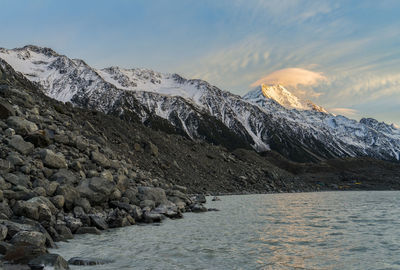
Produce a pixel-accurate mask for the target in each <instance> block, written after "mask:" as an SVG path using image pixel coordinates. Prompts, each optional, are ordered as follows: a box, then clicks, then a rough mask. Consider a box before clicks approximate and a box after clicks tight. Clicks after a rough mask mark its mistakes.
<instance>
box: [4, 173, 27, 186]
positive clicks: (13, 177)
mask: <svg viewBox="0 0 400 270" xmlns="http://www.w3.org/2000/svg"><path fill="white" fill-rule="evenodd" d="M4 179H5V180H6V181H7V182H8V183H11V184H13V185H14V186H21V187H24V188H27V187H29V186H30V185H31V181H29V177H28V176H27V175H25V174H21V173H16V174H13V173H7V174H6V175H4Z"/></svg>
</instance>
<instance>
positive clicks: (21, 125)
mask: <svg viewBox="0 0 400 270" xmlns="http://www.w3.org/2000/svg"><path fill="white" fill-rule="evenodd" d="M7 124H8V126H9V127H11V128H13V129H14V130H15V131H16V132H17V133H18V134H21V135H26V134H29V133H32V132H35V131H37V130H38V127H37V125H36V124H35V123H32V122H30V121H28V120H26V119H24V118H22V117H19V116H10V117H8V119H7Z"/></svg>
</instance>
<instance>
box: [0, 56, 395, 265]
mask: <svg viewBox="0 0 400 270" xmlns="http://www.w3.org/2000/svg"><path fill="white" fill-rule="evenodd" d="M129 117H130V118H129V121H125V120H124V119H121V118H118V117H114V116H112V115H105V114H103V113H100V112H96V111H89V110H84V109H79V108H74V107H72V106H71V104H68V103H67V104H64V103H62V102H58V101H55V100H53V99H50V98H48V97H46V96H45V95H44V94H43V93H42V91H41V90H40V89H38V87H37V86H36V85H34V84H32V83H31V82H29V81H27V80H26V79H25V78H24V77H23V76H22V75H20V74H18V73H16V72H14V70H13V69H12V68H11V67H10V66H9V65H8V64H6V63H5V62H2V61H0V139H1V145H0V238H1V239H0V254H3V258H2V259H3V260H7V261H12V262H15V263H27V262H29V261H30V260H31V259H34V258H35V257H36V259H35V260H33V261H31V263H32V264H36V265H37V264H41V263H43V262H46V263H47V264H59V265H61V266H60V267H64V268H65V267H68V266H67V264H65V262H64V261H63V259H62V258H60V257H58V256H54V255H48V254H47V250H46V248H47V247H53V246H55V243H54V241H60V240H67V239H70V238H72V237H73V234H74V233H96V234H97V233H101V231H102V230H105V229H107V228H114V227H121V226H128V225H132V224H135V223H140V222H158V221H160V220H161V219H163V218H165V217H170V218H179V217H181V216H182V212H185V211H205V210H207V209H205V208H204V206H202V205H201V202H202V201H203V198H202V197H201V196H198V197H192V196H190V195H188V194H194V193H210V192H211V193H250V192H253V193H256V192H257V193H258V192H292V191H315V190H332V189H360V188H361V189H362V188H363V189H400V185H399V182H400V181H399V178H398V177H399V175H400V174H399V173H400V169H399V166H398V165H396V164H394V163H393V164H392V163H387V162H381V161H375V160H369V159H351V160H332V161H328V162H325V163H320V164H300V163H294V162H290V161H288V160H286V159H285V158H283V157H281V156H279V155H278V154H277V153H274V152H268V153H265V155H264V156H263V155H259V154H257V153H256V152H254V151H252V150H246V149H236V150H234V151H228V150H227V149H226V148H224V147H222V146H214V145H212V144H208V143H205V142H194V141H193V140H191V139H188V138H186V137H184V136H179V135H174V134H167V133H165V132H162V131H156V130H153V129H150V128H147V127H145V126H144V125H143V124H142V123H141V122H140V121H135V120H134V119H135V118H136V117H137V116H135V115H134V113H132V115H130V116H129ZM164 125H165V126H166V127H167V128H168V125H169V124H168V123H164ZM355 176H357V177H355ZM368 183H370V184H368ZM46 254H47V255H46ZM62 265H64V266H62ZM60 269H62V268H60Z"/></svg>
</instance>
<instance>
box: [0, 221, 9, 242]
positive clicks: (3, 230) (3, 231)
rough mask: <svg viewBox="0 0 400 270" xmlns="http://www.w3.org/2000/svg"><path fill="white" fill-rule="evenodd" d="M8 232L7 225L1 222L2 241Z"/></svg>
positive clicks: (0, 234) (0, 233) (0, 239)
mask: <svg viewBox="0 0 400 270" xmlns="http://www.w3.org/2000/svg"><path fill="white" fill-rule="evenodd" d="M7 233H8V228H7V226H5V225H3V224H0V241H3V240H4V239H6V237H7Z"/></svg>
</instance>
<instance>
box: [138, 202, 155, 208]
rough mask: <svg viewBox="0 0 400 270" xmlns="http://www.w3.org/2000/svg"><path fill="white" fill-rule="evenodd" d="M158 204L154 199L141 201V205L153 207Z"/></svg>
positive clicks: (142, 206)
mask: <svg viewBox="0 0 400 270" xmlns="http://www.w3.org/2000/svg"><path fill="white" fill-rule="evenodd" d="M155 206H156V203H155V202H154V201H152V200H143V201H141V202H140V207H141V208H142V209H143V208H150V209H153V208H154V207H155Z"/></svg>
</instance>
